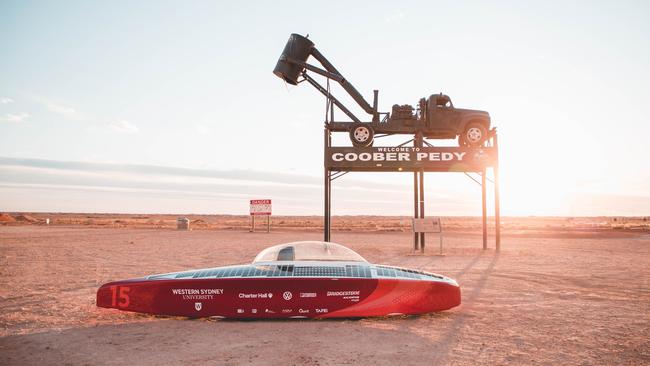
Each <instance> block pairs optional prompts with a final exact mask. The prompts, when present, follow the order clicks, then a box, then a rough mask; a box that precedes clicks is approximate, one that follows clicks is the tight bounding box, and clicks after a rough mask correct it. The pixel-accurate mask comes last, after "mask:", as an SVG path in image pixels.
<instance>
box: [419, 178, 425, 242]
mask: <svg viewBox="0 0 650 366" xmlns="http://www.w3.org/2000/svg"><path fill="white" fill-rule="evenodd" d="M420 218H421V219H423V218H424V170H420ZM420 252H422V253H424V233H423V232H422V233H420Z"/></svg>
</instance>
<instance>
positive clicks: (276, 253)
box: [253, 241, 366, 263]
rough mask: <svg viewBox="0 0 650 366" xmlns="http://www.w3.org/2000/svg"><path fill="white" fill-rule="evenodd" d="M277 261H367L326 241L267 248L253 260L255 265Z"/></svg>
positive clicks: (302, 242)
mask: <svg viewBox="0 0 650 366" xmlns="http://www.w3.org/2000/svg"><path fill="white" fill-rule="evenodd" d="M276 261H351V262H366V260H365V259H364V258H363V257H362V256H360V255H359V254H357V253H356V252H354V251H353V250H351V249H348V248H346V247H344V246H343V245H340V244H334V243H327V242H324V241H299V242H294V243H286V244H280V245H276V246H272V247H270V248H266V249H264V250H263V251H261V252H260V253H259V254H258V255H257V257H255V259H254V260H253V263H260V262H276Z"/></svg>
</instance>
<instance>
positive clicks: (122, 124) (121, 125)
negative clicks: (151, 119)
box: [108, 119, 140, 134]
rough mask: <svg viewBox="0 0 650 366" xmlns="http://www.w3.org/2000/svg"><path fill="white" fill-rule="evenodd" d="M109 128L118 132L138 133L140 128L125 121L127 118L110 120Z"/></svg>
mask: <svg viewBox="0 0 650 366" xmlns="http://www.w3.org/2000/svg"><path fill="white" fill-rule="evenodd" d="M108 126H109V127H110V128H112V129H113V130H115V131H117V132H120V133H131V134H132V133H138V132H139V131H140V129H139V128H138V126H136V125H134V124H133V123H131V122H129V121H127V120H123V119H120V120H117V121H114V122H111V123H109V124H108Z"/></svg>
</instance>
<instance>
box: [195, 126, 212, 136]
mask: <svg viewBox="0 0 650 366" xmlns="http://www.w3.org/2000/svg"><path fill="white" fill-rule="evenodd" d="M194 127H195V128H196V132H197V133H198V134H199V135H207V134H209V133H210V132H211V130H210V127H208V126H206V125H202V124H198V125H196V126H194Z"/></svg>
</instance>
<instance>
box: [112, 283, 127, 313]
mask: <svg viewBox="0 0 650 366" xmlns="http://www.w3.org/2000/svg"><path fill="white" fill-rule="evenodd" d="M118 289H119V290H118ZM129 291H131V289H130V288H129V287H127V286H111V306H113V307H115V305H117V306H119V307H121V308H126V307H128V306H129V302H130V299H129ZM118 298H119V300H120V301H119V302H118V301H117V300H118Z"/></svg>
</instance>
